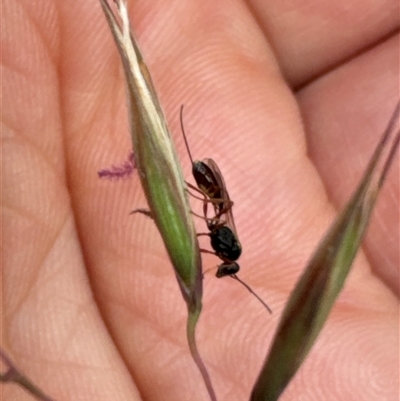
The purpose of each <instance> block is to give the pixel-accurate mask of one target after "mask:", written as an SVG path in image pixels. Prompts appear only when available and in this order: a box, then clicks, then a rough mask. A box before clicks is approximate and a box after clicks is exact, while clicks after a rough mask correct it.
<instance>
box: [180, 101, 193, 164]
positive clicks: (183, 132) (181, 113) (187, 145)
mask: <svg viewBox="0 0 400 401" xmlns="http://www.w3.org/2000/svg"><path fill="white" fill-rule="evenodd" d="M179 117H180V121H181V130H182V134H183V139H184V140H185V145H186V149H187V151H188V154H189V158H190V161H191V162H192V165H193V164H194V162H193V157H192V154H191V153H190V149H189V144H188V141H187V139H186V134H185V128H184V127H183V104H182V106H181V111H180V115H179Z"/></svg>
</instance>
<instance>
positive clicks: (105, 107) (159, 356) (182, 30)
mask: <svg viewBox="0 0 400 401" xmlns="http://www.w3.org/2000/svg"><path fill="white" fill-rule="evenodd" d="M226 3H227V2H224V5H222V3H219V2H215V1H211V0H210V1H209V0H205V1H202V2H196V1H191V2H189V1H186V2H184V1H181V0H179V1H178V0H175V1H172V0H171V1H146V2H130V14H131V17H132V24H133V26H134V27H135V33H136V35H137V38H138V41H139V44H140V45H141V48H142V51H143V54H144V56H145V58H146V60H147V63H148V65H149V68H150V71H151V73H152V75H153V78H154V81H155V85H156V88H157V91H158V92H159V95H160V100H161V103H162V105H163V108H164V110H165V113H166V117H167V120H168V121H169V123H170V128H171V131H172V132H173V135H174V139H175V143H176V144H177V148H178V151H179V155H180V156H181V160H182V163H183V165H184V170H185V175H186V177H190V165H189V159H188V156H187V154H186V152H185V149H184V144H183V140H182V137H181V133H180V129H179V107H180V105H181V104H182V103H184V104H185V115H184V121H185V129H186V133H187V135H188V140H189V143H190V144H191V149H192V153H193V155H194V157H195V158H200V159H201V158H204V157H212V158H213V159H214V160H216V162H217V163H218V165H219V167H220V168H221V171H222V172H223V174H224V177H225V180H226V183H227V186H228V188H229V192H230V196H231V198H232V199H233V200H234V202H235V205H234V215H235V220H236V226H237V229H238V234H239V238H240V240H241V242H242V246H243V254H242V257H241V259H240V264H241V267H242V270H241V272H240V277H241V278H242V279H244V280H245V281H247V282H248V283H249V284H250V285H252V286H253V288H254V289H255V290H256V291H257V292H258V293H259V295H260V296H262V297H263V299H264V300H265V301H266V302H268V304H269V305H270V306H271V308H272V309H273V311H274V313H273V315H272V316H270V315H268V314H267V312H265V311H264V310H263V309H262V307H261V306H260V304H259V303H258V302H257V301H256V300H255V299H254V298H252V297H251V296H250V295H249V294H248V292H247V291H246V290H245V289H244V288H242V287H240V286H239V285H238V284H237V283H236V282H234V281H233V280H231V279H229V278H224V279H220V280H218V279H216V278H215V277H214V276H213V273H211V274H206V276H205V280H204V309H203V314H202V318H201V320H200V324H199V327H198V344H199V348H200V352H201V354H202V356H203V358H204V361H205V363H206V365H207V367H208V369H209V373H210V375H211V378H212V380H213V383H214V386H215V390H216V392H217V395H218V400H220V401H223V400H231V401H239V400H241V401H243V400H248V398H249V394H250V391H251V387H252V385H253V383H254V380H255V378H256V376H257V374H258V371H259V369H260V366H261V364H262V362H263V359H264V357H265V355H266V352H267V349H268V345H269V344H270V342H271V340H272V336H273V333H274V331H275V329H276V327H277V323H278V320H279V316H280V314H281V312H282V310H283V308H284V304H285V302H286V300H287V298H288V296H289V293H290V291H291V289H292V288H293V286H294V284H295V282H296V280H297V279H298V277H299V275H300V274H301V272H302V269H303V268H304V266H305V264H306V262H307V259H308V258H309V256H310V255H311V253H312V251H313V249H314V248H315V246H316V244H317V243H318V241H319V239H320V238H321V236H322V235H323V233H324V231H325V230H326V229H327V227H328V226H329V224H330V223H331V222H332V220H333V218H334V217H335V215H336V214H337V211H338V210H339V209H340V208H341V207H342V206H343V205H344V203H345V202H346V200H347V199H348V197H349V196H350V194H351V192H352V190H353V189H354V187H355V185H356V183H357V182H358V180H359V178H360V176H361V174H362V171H363V169H364V167H365V165H366V163H367V161H368V159H369V157H370V155H371V153H372V151H373V149H374V146H375V144H376V143H377V141H378V138H379V137H380V135H381V133H382V131H383V129H384V127H385V125H386V123H387V121H388V120H389V117H390V115H391V113H392V111H393V110H394V108H395V104H396V102H397V98H398V12H396V10H397V7H398V5H397V2H395V1H392V0H390V1H389V0H387V1H382V2H375V3H374V6H373V8H372V5H371V6H370V7H365V2H361V1H353V2H351V3H350V4H349V2H348V1H338V2H335V4H336V6H335V10H334V12H333V11H332V2H331V1H328V0H325V1H318V2H317V1H311V0H308V1H302V2H301V6H300V5H297V6H296V3H298V4H300V3H299V2H293V5H292V4H290V3H289V2H285V4H286V7H282V5H280V4H281V3H282V2H280V1H272V2H268V3H269V4H268V10H267V9H265V8H263V5H262V4H263V2H258V3H257V2H254V3H250V2H249V3H243V2H240V1H230V2H229V3H227V4H226ZM363 4H364V6H363ZM377 4H379V6H377ZM296 7H297V8H296ZM3 11H4V12H3V14H2V18H3V21H2V27H3V35H2V46H3V58H2V75H3V85H2V86H3V89H2V92H3V98H4V99H5V101H4V103H3V109H2V121H3V127H2V138H3V174H2V177H3V184H2V188H3V191H2V219H3V250H2V253H3V270H2V288H3V325H2V344H3V347H4V348H5V349H6V350H7V352H8V353H9V354H10V356H11V357H12V358H13V360H14V361H15V362H16V363H17V365H18V366H19V367H20V368H21V369H22V370H23V371H24V372H25V373H26V374H27V375H28V376H29V377H30V378H31V379H32V380H33V381H34V382H35V383H36V384H38V385H39V386H40V387H41V388H43V389H44V390H45V391H46V392H47V393H48V394H51V395H52V396H53V397H54V399H56V400H58V401H64V400H77V399H79V400H98V401H100V400H114V401H121V400H146V401H150V400H151V401H160V400H163V401H164V400H175V401H186V400H192V401H200V400H207V399H208V396H207V394H206V392H205V388H204V384H203V383H202V381H201V379H200V376H199V374H198V371H197V369H196V367H195V366H194V363H193V361H192V360H191V358H190V355H189V352H188V349H187V343H186V338H185V331H184V325H185V319H186V311H185V305H184V302H183V301H182V296H181V294H180V293H179V290H178V286H177V283H176V280H175V277H174V273H173V270H172V268H171V266H170V263H169V261H168V259H167V256H166V254H165V251H164V248H163V245H162V241H161V239H160V237H159V234H158V232H157V230H156V228H155V227H154V225H153V224H152V222H151V221H150V220H149V219H146V218H145V217H143V216H134V217H133V216H129V212H130V211H131V210H132V209H134V208H136V207H144V206H145V200H144V196H143V193H142V191H141V189H140V186H139V180H138V177H137V176H135V174H134V175H133V176H132V178H129V179H126V180H120V181H116V182H111V181H106V180H99V179H98V178H97V174H96V172H97V171H98V170H99V169H101V168H104V167H107V166H110V165H111V164H113V163H114V164H115V163H118V162H119V161H121V162H122V161H123V160H124V158H126V157H127V156H128V154H129V150H130V138H129V135H128V122H127V114H126V100H125V93H124V81H123V74H122V68H121V65H120V59H119V56H118V54H117V50H116V47H115V45H114V43H113V40H112V37H111V34H110V32H109V29H108V26H107V24H106V20H105V17H104V15H103V14H102V11H101V8H100V5H99V4H98V2H96V1H94V0H88V1H85V2H66V1H61V0H58V1H56V0H53V1H43V0H39V1H36V2H32V1H28V0H19V1H17V0H14V1H9V2H6V3H5V4H4V6H3ZM272 16H273V17H272ZM328 28H329V29H328ZM350 33H351V34H350ZM294 50H295V51H294ZM299 60H301V63H300V62H299ZM398 170H399V169H398V158H397V161H396V162H395V163H394V165H393V166H392V169H391V172H390V174H389V176H388V179H387V182H386V183H385V186H384V189H383V191H382V193H381V196H380V199H379V202H378V205H377V209H376V212H375V214H374V218H373V221H372V224H371V226H370V230H369V232H368V235H367V238H366V240H365V243H364V247H363V251H362V252H360V254H359V256H358V258H357V260H356V263H355V265H354V269H353V271H352V273H351V275H350V277H349V279H348V281H347V283H346V288H345V289H344V291H343V292H342V293H341V295H340V297H339V300H338V302H337V303H336V305H335V307H334V308H333V310H332V313H331V315H330V317H329V319H328V323H327V325H326V326H325V328H324V329H323V331H322V333H321V336H320V338H319V340H318V342H317V343H316V345H315V346H314V348H313V349H312V351H311V353H310V355H309V357H308V358H307V360H306V363H305V364H304V365H303V367H302V368H301V370H300V371H299V372H298V374H297V375H296V377H295V378H294V380H293V381H292V383H291V384H290V386H289V387H288V388H287V390H286V391H285V393H284V394H283V395H282V397H281V400H283V401H288V400H305V399H306V400H310V401H313V400H322V399H323V400H326V401H330V400H332V401H333V400H362V401H369V400H371V401H372V400H377V399H379V400H387V401H393V400H396V399H398V396H399V393H398V391H399V390H398V388H399V383H398V377H399V359H398V355H399V348H398V346H399V343H398V293H399V286H398V278H399V276H398V266H399V260H398V243H399V216H398V203H399V173H398ZM196 202H197V201H196V200H192V204H193V208H194V209H195V210H201V205H199V203H198V202H197V203H196ZM196 224H198V227H199V231H204V230H205V225H204V223H203V222H202V221H197V222H196ZM201 241H202V245H203V246H204V247H208V242H207V239H204V238H202V239H201ZM203 241H204V243H203ZM216 264H217V260H216V258H214V257H212V256H205V257H204V270H206V269H208V268H212V267H215V266H216ZM1 390H2V392H3V396H4V399H5V400H20V401H25V400H31V399H32V397H31V396H29V395H27V394H26V393H25V392H23V391H22V390H20V389H19V388H17V387H16V386H14V385H3V386H2V388H1Z"/></svg>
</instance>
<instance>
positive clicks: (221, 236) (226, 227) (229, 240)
mask: <svg viewBox="0 0 400 401" xmlns="http://www.w3.org/2000/svg"><path fill="white" fill-rule="evenodd" d="M180 122H181V129H182V133H183V137H184V140H185V145H186V149H187V151H188V154H189V158H190V161H191V163H192V174H193V177H194V179H195V181H196V184H197V187H198V188H196V187H195V186H193V185H191V184H189V183H188V184H187V185H188V186H189V188H191V189H193V190H195V191H197V192H199V193H200V194H201V195H202V196H203V197H202V198H201V199H202V200H203V212H204V217H202V216H200V217H202V218H204V220H205V221H206V224H207V228H208V229H209V230H210V232H209V233H206V234H198V235H207V236H209V237H210V240H211V247H212V248H213V249H214V251H215V252H211V251H208V250H204V249H203V250H202V251H203V252H207V253H212V254H215V255H216V256H218V257H219V258H220V259H221V260H222V262H223V263H221V264H220V265H219V266H218V270H217V273H216V276H217V277H218V278H221V277H225V276H230V277H232V278H234V279H235V280H237V281H239V282H240V283H241V284H243V285H244V286H245V287H246V288H247V289H248V290H249V291H250V292H251V293H252V294H253V295H254V296H255V297H256V298H257V299H258V300H259V301H260V302H261V303H262V304H263V305H264V307H265V308H266V309H267V310H268V311H269V312H270V313H272V311H271V309H270V308H269V306H268V305H267V304H266V303H265V302H264V301H263V300H262V299H261V298H260V297H259V296H258V295H257V294H256V293H255V292H254V291H253V290H252V289H251V288H250V287H249V285H248V284H246V283H245V282H243V281H242V280H241V279H239V277H238V276H237V275H236V273H237V272H238V271H239V270H240V266H239V264H238V263H237V262H236V261H237V260H238V259H239V257H240V255H241V254H242V246H241V244H240V241H239V238H238V235H237V231H236V226H235V222H234V219H233V214H232V206H233V202H232V201H231V199H230V197H229V194H228V191H227V189H226V185H225V181H224V179H223V176H222V173H221V171H220V169H219V168H218V166H217V163H215V161H214V160H212V159H203V160H202V161H199V160H193V157H192V154H191V153H190V149H189V144H188V142H187V139H186V135H185V130H184V127H183V106H181V110H180ZM209 203H211V204H212V206H213V208H214V213H215V216H214V217H211V218H209V217H208V208H207V205H208V204H209Z"/></svg>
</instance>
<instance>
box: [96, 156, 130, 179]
mask: <svg viewBox="0 0 400 401" xmlns="http://www.w3.org/2000/svg"><path fill="white" fill-rule="evenodd" d="M135 168H136V164H135V155H134V153H133V151H132V152H131V153H130V154H129V157H128V160H126V161H125V162H124V163H123V164H121V165H117V166H115V165H112V166H111V167H110V168H106V169H104V170H100V171H98V172H97V174H98V175H99V178H108V179H110V180H112V179H114V178H115V179H119V178H126V177H130V175H131V174H132V173H133V170H134V169H135Z"/></svg>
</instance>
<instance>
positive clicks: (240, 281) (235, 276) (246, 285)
mask: <svg viewBox="0 0 400 401" xmlns="http://www.w3.org/2000/svg"><path fill="white" fill-rule="evenodd" d="M230 276H231V277H232V278H234V279H235V280H237V281H239V283H240V284H242V285H243V286H244V287H246V288H247V289H248V290H249V292H250V293H252V294H253V295H254V296H255V297H256V298H257V299H258V300H259V301H260V302H261V303H262V304H263V306H264V308H265V309H266V310H267V311H268V312H269V313H271V314H272V310H271V308H270V307H269V306H268V305H267V304H266V303H265V302H264V301H263V300H262V299H261V298H260V296H259V295H257V294H256V293H255V292H254V291H253V289H252V288H251V287H250V286H249V285H248V284H246V283H245V282H244V281H243V280H241V279H240V278H239V277H238V276H237V275H236V274H231V275H230Z"/></svg>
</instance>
